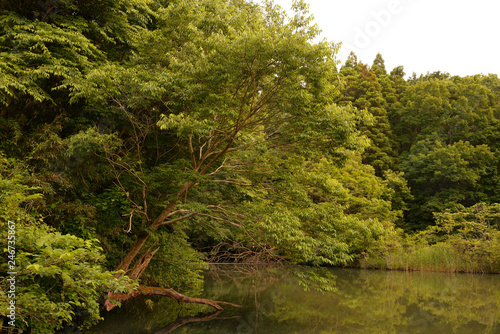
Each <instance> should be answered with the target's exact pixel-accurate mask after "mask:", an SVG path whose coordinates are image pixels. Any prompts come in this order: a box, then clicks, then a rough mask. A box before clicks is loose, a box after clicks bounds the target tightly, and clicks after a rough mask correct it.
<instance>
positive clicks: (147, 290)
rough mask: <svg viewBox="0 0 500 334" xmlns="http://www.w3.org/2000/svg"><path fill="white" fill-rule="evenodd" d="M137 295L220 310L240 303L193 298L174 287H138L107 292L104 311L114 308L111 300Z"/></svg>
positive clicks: (122, 300) (119, 300)
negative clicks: (128, 290) (130, 291)
mask: <svg viewBox="0 0 500 334" xmlns="http://www.w3.org/2000/svg"><path fill="white" fill-rule="evenodd" d="M138 296H166V297H169V298H172V299H173V300H176V301H177V302H179V303H195V304H204V305H209V306H212V307H213V308H215V309H217V310H219V311H221V310H223V308H222V306H221V305H229V306H233V307H241V306H240V305H236V304H232V303H228V302H220V301H215V300H210V299H205V298H193V297H188V296H185V295H183V294H182V293H179V292H177V291H175V290H174V289H166V288H160V287H139V288H138V289H137V290H135V291H134V292H132V293H114V292H108V300H106V302H105V303H104V308H105V309H106V311H111V310H112V309H114V308H115V307H116V306H117V304H114V303H113V302H119V303H122V302H124V301H126V300H128V299H130V298H134V297H138Z"/></svg>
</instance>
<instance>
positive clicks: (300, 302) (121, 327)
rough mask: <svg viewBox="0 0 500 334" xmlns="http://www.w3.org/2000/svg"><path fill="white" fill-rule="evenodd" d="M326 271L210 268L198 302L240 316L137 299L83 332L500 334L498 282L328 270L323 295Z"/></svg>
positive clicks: (481, 277) (489, 278)
mask: <svg viewBox="0 0 500 334" xmlns="http://www.w3.org/2000/svg"><path fill="white" fill-rule="evenodd" d="M324 271H325V270H323V272H308V271H304V270H300V269H293V268H292V269H290V268H288V269H286V268H275V267H247V266H240V265H221V266H214V267H212V268H211V269H210V270H209V271H207V272H206V279H205V292H204V293H203V297H205V298H209V299H214V300H224V301H228V302H232V303H237V304H239V305H242V308H241V309H238V308H233V307H229V306H227V307H226V310H225V311H223V312H221V313H213V311H212V310H213V309H212V310H211V309H210V308H208V307H206V306H193V305H187V306H186V305H184V306H179V305H178V304H177V303H176V302H174V301H172V300H169V299H167V298H149V299H135V300H133V301H131V302H127V303H125V304H124V305H123V306H122V307H121V308H120V309H116V310H113V311H112V312H109V314H106V315H105V320H104V321H103V322H102V323H100V324H99V326H97V327H95V328H93V329H92V330H90V331H88V332H86V333H95V334H97V333H122V334H125V333H136V334H139V333H144V334H146V333H148V334H149V333H157V334H160V333H162V334H166V333H175V334H181V333H182V334H188V333H194V334H197V333H200V334H201V333H204V334H207V333H217V334H220V333H242V334H243V333H262V334H265V333H273V334H282V333H287V334H288V333H300V334H302V333H304V334H305V333H307V334H312V333H318V334H320V333H321V334H326V333H408V334H409V333H429V334H430V333H471V334H472V333H474V334H476V333H500V276H499V275H469V274H449V273H425V272H396V271H377V270H359V269H340V268H333V269H327V270H326V271H327V272H326V274H327V275H333V276H334V277H335V279H334V284H333V285H332V283H331V282H330V283H329V286H330V287H334V290H333V291H328V292H321V291H318V289H316V288H315V286H316V285H317V284H315V283H314V282H321V279H322V277H323V276H322V275H324V274H325V272H324ZM309 278H313V279H312V280H310V279H309ZM311 282H312V283H311ZM201 311H203V312H204V313H199V312H201Z"/></svg>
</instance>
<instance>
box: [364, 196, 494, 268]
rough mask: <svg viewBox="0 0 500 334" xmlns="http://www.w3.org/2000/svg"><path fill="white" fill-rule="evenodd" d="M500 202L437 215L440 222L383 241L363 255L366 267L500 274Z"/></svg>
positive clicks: (399, 233) (437, 220) (391, 236)
mask: <svg viewBox="0 0 500 334" xmlns="http://www.w3.org/2000/svg"><path fill="white" fill-rule="evenodd" d="M498 211H499V210H498V205H494V206H485V205H483V206H482V207H478V206H475V207H472V208H467V209H464V210H462V211H459V212H454V213H451V212H444V213H439V214H435V218H436V225H434V226H430V227H428V228H427V229H426V230H424V231H420V232H418V233H414V234H411V235H409V234H404V233H403V232H402V231H398V232H395V233H394V234H392V235H390V236H389V237H386V238H385V239H383V240H380V242H379V244H378V245H376V246H375V247H373V248H372V249H370V250H369V251H368V252H367V253H365V254H363V256H361V257H360V259H359V262H358V265H359V266H360V267H362V268H379V269H391V270H420V271H441V272H464V273H500V229H499V219H498V216H499V212H498Z"/></svg>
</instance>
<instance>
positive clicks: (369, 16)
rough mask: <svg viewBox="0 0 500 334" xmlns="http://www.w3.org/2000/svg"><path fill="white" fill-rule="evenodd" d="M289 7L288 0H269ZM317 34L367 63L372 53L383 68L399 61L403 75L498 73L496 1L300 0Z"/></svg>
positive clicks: (499, 3)
mask: <svg viewBox="0 0 500 334" xmlns="http://www.w3.org/2000/svg"><path fill="white" fill-rule="evenodd" d="M274 2H275V3H276V4H278V5H280V6H281V7H283V9H286V10H289V9H290V7H291V4H292V0H274ZM305 2H306V3H308V4H309V5H310V8H309V11H310V14H312V15H313V16H314V18H315V20H314V22H315V23H316V24H317V25H318V26H319V28H320V29H321V30H322V31H323V32H322V35H321V36H322V37H323V38H326V39H327V40H328V41H332V42H335V43H338V42H342V47H341V50H340V52H339V57H338V58H339V59H340V60H341V61H342V63H343V62H344V61H345V59H346V58H347V56H348V55H349V53H350V52H351V51H354V53H355V54H356V55H357V57H358V60H360V61H361V62H363V63H365V64H368V65H371V64H372V63H373V60H374V59H375V56H376V55H377V53H380V54H381V55H382V57H383V58H384V60H385V65H386V69H387V70H388V71H389V72H390V71H391V70H392V69H393V68H394V67H396V66H400V65H402V66H403V67H404V70H405V72H406V74H407V76H410V75H412V74H413V72H415V73H416V74H417V76H418V75H420V74H425V73H427V72H434V71H441V72H448V73H450V74H451V75H460V76H465V75H474V74H480V73H482V74H489V73H494V74H498V75H500V36H499V34H500V1H497V0H475V1H471V0H467V1H465V0H305Z"/></svg>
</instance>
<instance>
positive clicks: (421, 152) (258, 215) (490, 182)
mask: <svg viewBox="0 0 500 334" xmlns="http://www.w3.org/2000/svg"><path fill="white" fill-rule="evenodd" d="M293 9H294V10H295V11H296V12H300V13H301V15H296V16H294V17H289V16H287V15H286V14H285V12H284V11H283V10H282V9H280V8H279V7H277V6H275V5H274V4H273V3H272V2H265V4H264V5H257V4H254V3H251V2H248V1H246V0H231V1H226V0H194V1H193V0H191V1H185V0H105V1H103V0H85V1H72V0H45V1H39V0H23V1H13V0H0V224H1V229H2V238H0V240H1V243H2V246H3V247H2V248H3V249H4V250H3V254H4V259H3V260H2V263H1V267H0V268H1V269H0V275H1V277H2V280H1V282H0V284H1V286H2V288H1V290H0V308H1V310H2V311H1V313H0V314H1V315H2V316H4V317H5V318H4V325H6V324H7V321H9V318H7V315H8V314H7V313H6V312H7V311H6V310H7V309H8V306H9V305H10V304H9V303H11V299H12V298H11V297H8V294H7V293H6V292H7V291H9V289H10V288H11V283H10V282H11V281H12V280H11V281H9V280H8V279H9V278H12V277H14V278H15V292H16V299H15V305H16V325H17V326H19V327H21V328H28V327H29V328H31V329H33V330H34V331H35V332H37V333H52V332H53V331H54V330H55V329H58V328H61V326H62V325H63V324H64V323H66V322H71V321H74V320H75V319H76V320H78V321H80V322H81V323H82V325H83V326H87V325H90V324H93V323H95V322H97V321H98V320H99V319H100V316H99V300H100V298H103V296H105V295H106V293H109V294H108V298H110V299H111V300H112V299H113V296H115V295H114V293H117V294H116V296H122V297H123V296H124V295H132V294H137V293H148V291H151V290H147V288H146V287H158V289H157V290H154V291H155V292H157V293H161V294H165V295H167V296H169V297H172V298H175V297H176V296H179V295H180V294H178V293H177V291H180V292H183V293H185V294H189V293H190V292H193V291H197V289H199V288H200V287H201V286H202V283H203V281H202V278H201V275H200V273H201V271H202V270H203V269H204V268H206V266H207V263H213V262H245V263H275V262H280V263H290V264H298V265H304V266H359V267H373V268H387V269H404V270H442V271H456V272H458V271H463V272H500V232H499V230H500V204H498V203H500V183H499V171H498V166H499V159H500V146H499V143H500V127H499V120H500V79H499V78H498V76H497V75H493V74H490V75H483V74H478V75H475V76H468V77H458V76H452V75H450V74H448V73H440V72H436V73H428V74H427V75H421V76H419V77H417V76H416V75H415V74H414V75H413V76H410V77H407V75H406V73H405V72H404V68H403V67H402V66H400V67H396V68H394V69H393V70H391V71H390V72H389V71H388V70H387V69H386V68H385V64H384V60H383V58H382V56H381V55H380V54H379V55H377V57H376V58H375V60H374V61H373V64H371V65H370V64H363V63H362V62H360V61H358V60H357V58H356V55H354V54H351V55H350V56H349V58H348V59H347V61H346V62H345V63H344V64H341V63H339V62H338V61H337V59H336V54H337V52H338V50H339V48H340V47H341V45H338V44H333V43H330V42H328V41H321V42H315V41H316V37H317V36H318V34H319V29H318V27H316V26H315V25H314V22H313V21H312V18H311V17H308V16H307V15H305V14H306V13H307V5H306V4H305V3H303V2H301V1H297V2H295V4H294V8H293ZM12 237H15V242H13V241H14V238H12ZM11 241H12V242H11ZM11 246H12V247H11ZM14 246H15V247H14ZM9 261H10V262H9ZM12 272H15V274H14V275H12V274H11V273H12ZM139 284H140V287H139ZM173 289H175V290H173ZM134 291H135V292H134ZM118 293H122V294H118ZM180 296H182V298H184V297H185V298H187V299H186V300H187V301H189V297H186V296H183V295H180ZM207 302H212V301H207ZM107 303H108V306H109V305H111V302H110V301H107ZM214 303H215V302H214ZM212 306H214V307H220V304H213V305H212ZM81 310H85V311H86V312H81Z"/></svg>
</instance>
